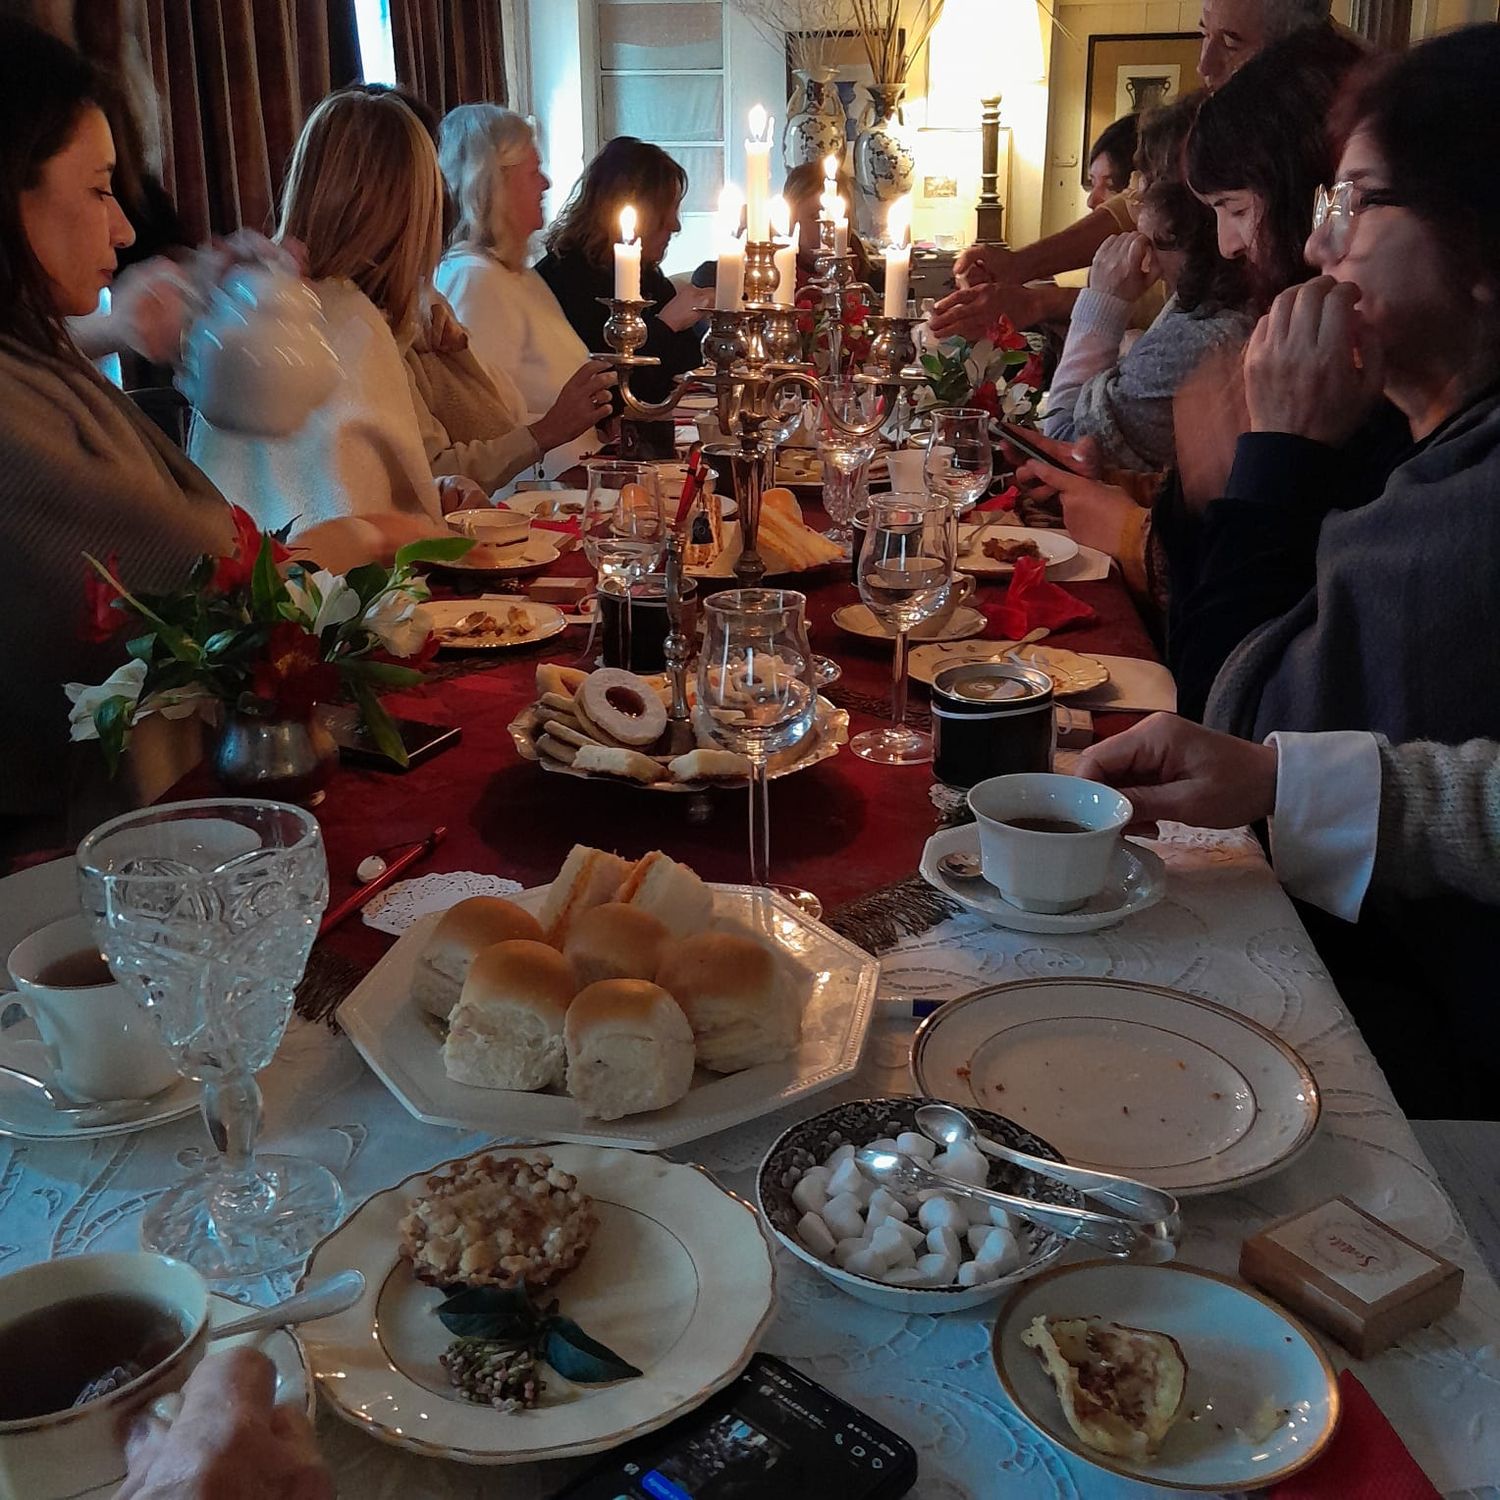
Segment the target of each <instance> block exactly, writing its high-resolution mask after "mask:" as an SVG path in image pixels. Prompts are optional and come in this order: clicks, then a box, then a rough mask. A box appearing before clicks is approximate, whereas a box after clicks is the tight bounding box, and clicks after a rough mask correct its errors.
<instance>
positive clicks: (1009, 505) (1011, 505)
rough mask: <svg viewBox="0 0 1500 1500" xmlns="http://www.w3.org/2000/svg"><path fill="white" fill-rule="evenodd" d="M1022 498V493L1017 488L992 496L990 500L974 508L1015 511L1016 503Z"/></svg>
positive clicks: (1011, 487)
mask: <svg viewBox="0 0 1500 1500" xmlns="http://www.w3.org/2000/svg"><path fill="white" fill-rule="evenodd" d="M1020 498H1021V491H1020V490H1019V489H1018V488H1017V487H1016V486H1015V485H1010V486H1009V487H1008V488H1006V489H1003V490H1001V491H1000V493H999V494H998V495H991V496H990V498H989V499H988V500H981V501H980V502H979V504H978V505H976V506H975V507H974V509H975V510H1014V509H1015V508H1016V501H1017V500H1019V499H1020Z"/></svg>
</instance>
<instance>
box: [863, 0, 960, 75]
mask: <svg viewBox="0 0 1500 1500" xmlns="http://www.w3.org/2000/svg"><path fill="white" fill-rule="evenodd" d="M848 6H849V10H850V11H852V13H853V16H854V24H855V28H856V29H857V30H858V32H859V35H860V40H861V41H862V42H863V43H864V48H865V56H866V57H868V58H869V59H870V71H871V72H872V73H873V74H874V75H875V82H876V83H877V84H878V85H879V86H880V87H882V88H898V87H901V86H902V85H904V84H905V82H906V79H907V76H908V74H909V73H910V72H911V69H912V65H913V64H914V63H915V62H916V60H917V58H918V57H919V56H920V55H921V52H922V48H923V47H925V46H926V45H927V38H928V37H929V36H931V35H932V28H933V27H934V26H936V25H937V20H938V17H939V16H941V15H942V13H943V0H922V4H921V6H920V8H919V9H918V12H917V15H916V17H915V18H914V19H913V22H912V25H911V28H910V30H909V31H908V32H907V34H906V37H905V43H906V45H905V46H904V47H903V46H902V34H901V30H902V29H901V0H848Z"/></svg>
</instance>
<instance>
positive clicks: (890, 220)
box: [885, 195, 911, 245]
mask: <svg viewBox="0 0 1500 1500" xmlns="http://www.w3.org/2000/svg"><path fill="white" fill-rule="evenodd" d="M885 232H886V238H887V239H889V240H890V242H891V244H893V245H905V244H908V243H909V242H910V240H911V197H910V195H908V196H907V197H905V198H897V199H896V201H895V202H894V203H893V204H891V210H890V213H888V214H887V215H886V220H885Z"/></svg>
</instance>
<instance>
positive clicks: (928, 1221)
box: [825, 1198, 969, 1233]
mask: <svg viewBox="0 0 1500 1500" xmlns="http://www.w3.org/2000/svg"><path fill="white" fill-rule="evenodd" d="M825 1217H826V1215H825ZM917 1223H919V1224H920V1225H921V1226H922V1228H923V1229H929V1230H930V1229H939V1228H942V1229H951V1230H953V1231H954V1232H955V1233H958V1232H960V1231H961V1230H964V1229H967V1228H968V1227H969V1221H968V1219H967V1218H966V1217H965V1215H964V1211H963V1209H962V1208H960V1207H959V1205H958V1203H957V1201H956V1200H954V1199H952V1198H929V1199H928V1200H927V1201H926V1202H925V1203H924V1204H923V1205H922V1207H921V1208H920V1209H919V1210H918V1211H917Z"/></svg>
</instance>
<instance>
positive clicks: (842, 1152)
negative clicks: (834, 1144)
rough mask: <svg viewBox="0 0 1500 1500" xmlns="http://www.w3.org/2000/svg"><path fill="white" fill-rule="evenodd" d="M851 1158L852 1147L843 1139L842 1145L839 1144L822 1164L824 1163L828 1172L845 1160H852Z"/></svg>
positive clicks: (852, 1157) (841, 1164) (852, 1154)
mask: <svg viewBox="0 0 1500 1500" xmlns="http://www.w3.org/2000/svg"><path fill="white" fill-rule="evenodd" d="M853 1160H854V1147H853V1146H851V1145H850V1144H849V1142H848V1141H845V1142H844V1144H843V1145H842V1146H840V1147H839V1148H838V1149H837V1150H836V1151H835V1152H834V1153H833V1154H832V1155H831V1156H830V1157H829V1158H828V1160H827V1161H826V1162H824V1163H823V1165H824V1167H825V1168H826V1169H827V1170H828V1171H829V1172H832V1171H834V1170H835V1169H836V1168H838V1167H841V1166H843V1164H844V1163H845V1162H846V1161H853ZM814 1170H816V1169H814Z"/></svg>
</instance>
